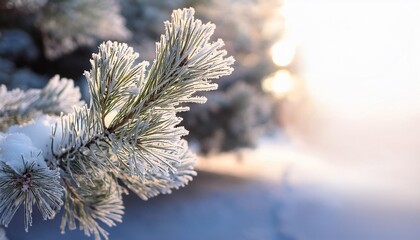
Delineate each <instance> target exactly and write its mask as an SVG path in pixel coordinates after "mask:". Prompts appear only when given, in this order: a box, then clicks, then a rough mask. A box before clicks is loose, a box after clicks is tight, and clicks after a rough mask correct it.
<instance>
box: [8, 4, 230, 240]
mask: <svg viewBox="0 0 420 240" xmlns="http://www.w3.org/2000/svg"><path fill="white" fill-rule="evenodd" d="M214 28H215V26H214V25H213V24H210V23H208V24H203V23H201V21H200V20H196V19H194V10H193V9H183V10H176V11H174V12H173V14H172V17H171V21H170V22H165V34H164V35H162V36H161V40H160V42H159V43H157V47H156V52H157V56H156V60H155V61H154V62H153V64H152V65H151V67H150V68H148V65H149V63H147V62H141V63H138V64H136V61H137V58H138V54H137V53H135V52H134V51H133V49H132V48H131V47H128V46H127V45H126V44H122V43H117V42H110V41H108V42H106V43H103V44H101V45H100V46H99V52H98V53H96V54H93V55H92V59H91V65H92V69H91V71H89V72H86V73H85V76H86V79H87V80H88V84H89V92H90V99H91V102H90V104H89V105H84V106H82V107H76V108H75V110H74V111H73V112H72V113H69V114H65V115H61V117H60V120H58V121H55V125H54V126H53V128H52V136H51V138H50V140H51V142H50V143H49V144H48V147H49V149H48V151H46V152H45V153H44V152H43V153H42V154H43V155H42V157H43V158H44V159H43V160H45V161H46V162H48V163H49V165H48V167H47V166H46V164H45V162H44V165H45V166H44V167H45V171H47V170H49V171H53V172H54V173H56V172H58V171H60V176H61V179H62V182H63V184H64V190H65V202H64V209H65V213H64V216H63V218H62V225H61V228H62V231H64V230H65V229H66V227H68V228H69V229H75V228H76V224H78V225H79V228H80V229H81V230H83V231H84V232H85V234H86V235H89V236H90V235H93V236H94V237H95V239H96V240H99V239H101V238H102V237H104V238H105V239H108V233H107V232H106V231H105V230H104V229H103V228H102V226H101V224H100V222H102V223H103V224H105V225H108V226H113V225H115V222H119V221H121V218H122V214H123V205H122V196H121V194H122V193H123V192H126V191H125V187H127V188H128V189H131V190H132V191H133V192H135V193H136V194H137V195H138V196H139V197H140V198H142V199H148V198H149V197H153V196H156V195H158V194H159V193H170V192H171V189H173V188H178V187H181V186H184V185H186V184H187V183H188V181H190V180H191V179H192V177H193V176H195V174H196V173H195V171H194V169H193V166H194V163H195V156H194V155H193V154H192V153H191V152H190V151H189V149H188V145H187V142H186V141H185V140H183V136H185V135H187V133H188V132H187V131H186V130H185V129H184V128H183V127H182V126H179V124H180V122H181V120H182V119H181V118H180V117H178V116H177V113H178V112H180V111H186V110H188V108H186V107H184V106H183V105H182V104H183V103H188V102H194V103H204V102H205V101H206V99H205V98H202V97H198V96H196V95H195V94H196V93H197V92H200V91H209V90H214V89H216V88H217V85H216V84H214V83H212V82H211V80H212V79H217V78H219V77H221V76H224V75H228V74H230V73H231V72H232V70H233V69H232V68H231V67H230V65H232V64H233V62H234V60H233V58H232V57H227V58H226V57H225V56H226V52H225V51H224V50H221V48H222V47H223V42H222V41H221V40H218V41H216V42H210V37H211V35H212V34H213V31H214ZM57 81H58V80H57ZM58 86H61V85H60V84H58V83H57V82H56V83H55V84H54V83H52V85H51V86H50V87H46V90H45V91H41V92H36V94H35V95H36V96H38V98H37V99H38V100H37V101H36V102H28V100H21V101H20V102H19V104H16V106H19V105H22V104H21V102H25V104H26V105H28V106H29V105H30V106H31V107H30V108H29V109H38V108H40V106H44V108H46V109H48V110H47V111H49V112H54V111H56V110H57V109H60V107H59V108H54V107H53V106H49V105H48V104H47V103H51V102H54V101H52V100H51V99H54V98H53V97H52V96H54V95H55V94H57V95H58V96H63V97H64V96H67V95H68V94H69V93H71V92H69V91H67V90H66V89H67V88H65V87H64V88H59V87H58ZM0 90H1V89H0ZM1 93H2V92H1V91H0V95H1ZM16 93H17V94H20V95H21V96H22V97H21V99H26V98H25V97H26V96H27V93H24V92H16ZM46 99H47V100H48V101H47V100H46ZM58 100H60V101H63V99H61V98H58ZM46 106H49V107H46ZM14 108H15V109H19V108H18V107H14ZM61 108H63V106H61ZM39 121H42V119H38V121H35V123H32V124H33V125H32V126H34V127H35V126H37V124H38V125H39V124H40V123H39ZM53 122H54V121H53ZM25 128H30V125H29V127H28V125H27V126H26V127H25ZM18 130H19V129H18ZM3 140H4V139H3V138H2V136H0V144H1V143H2V141H3ZM28 144H29V142H28ZM41 145H42V144H41ZM34 149H35V148H34ZM35 150H37V149H35ZM2 151H3V149H1V148H0V153H2ZM37 151H38V150H37ZM5 153H7V151H5ZM13 158H16V157H15V156H13ZM5 159H6V157H4V156H2V155H1V154H0V163H3V162H4V161H5ZM3 165H4V164H3ZM4 166H7V164H6V165H4ZM7 171H9V170H7V169H6V167H4V168H3V169H1V168H0V193H2V194H3V193H5V194H6V195H5V196H6V197H3V198H2V197H0V214H2V215H1V217H0V220H1V223H3V224H7V223H8V222H9V221H10V219H11V217H12V216H13V215H14V212H15V210H16V209H15V208H17V207H19V205H20V204H21V203H22V202H19V203H18V204H17V205H13V206H12V205H10V203H11V200H8V199H13V197H14V196H16V195H9V194H10V193H11V192H12V191H11V190H10V189H8V188H7V187H6V188H3V189H2V188H1V187H2V185H1V180H2V177H3V175H2V174H4V172H7ZM54 176H55V175H54ZM10 179H12V180H10ZM13 179H14V178H13V177H12V176H11V175H7V176H5V177H4V182H7V183H9V184H10V181H14V180H13ZM54 183H55V182H54ZM12 186H13V185H12ZM60 189H61V188H60ZM13 190H14V191H15V192H16V194H21V193H22V188H20V189H19V188H18V187H16V185H15V187H14V188H13ZM54 191H57V189H56V188H54ZM60 196H61V195H60ZM40 201H43V200H42V199H41V198H39V199H36V200H35V203H36V204H38V206H40V204H39V202H40ZM32 205H33V201H31V202H25V206H26V207H27V208H28V209H29V210H28V211H27V212H28V214H27V217H26V218H25V219H27V220H25V221H29V222H30V213H31V207H32ZM50 205H53V206H56V205H58V206H60V205H61V203H60V202H58V201H55V199H54V201H52V203H51V204H50ZM14 206H15V207H14ZM52 212H54V213H55V211H52ZM50 216H51V215H48V214H47V217H50ZM28 219H29V220H28Z"/></svg>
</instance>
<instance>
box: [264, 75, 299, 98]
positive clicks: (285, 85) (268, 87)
mask: <svg viewBox="0 0 420 240" xmlns="http://www.w3.org/2000/svg"><path fill="white" fill-rule="evenodd" d="M294 87H295V79H294V77H293V76H292V74H291V73H290V72H289V71H288V70H285V69H283V70H279V71H277V72H276V73H274V74H273V75H271V76H269V77H267V78H266V79H264V80H263V83H262V88H263V90H264V91H266V92H271V93H273V94H274V95H276V96H277V97H283V96H285V95H287V94H288V93H289V92H291V91H292V89H293V88H294Z"/></svg>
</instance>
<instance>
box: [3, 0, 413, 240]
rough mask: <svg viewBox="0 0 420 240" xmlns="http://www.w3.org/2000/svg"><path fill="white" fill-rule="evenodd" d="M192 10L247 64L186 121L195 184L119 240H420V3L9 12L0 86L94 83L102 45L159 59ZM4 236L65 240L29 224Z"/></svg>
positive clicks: (22, 3)
mask: <svg viewBox="0 0 420 240" xmlns="http://www.w3.org/2000/svg"><path fill="white" fill-rule="evenodd" d="M190 6H191V7H194V8H195V9H196V17H197V18H200V19H202V20H203V21H211V22H213V23H215V24H216V25H217V29H216V33H215V39H216V38H222V39H223V40H224V41H225V43H226V48H227V50H228V52H229V54H231V55H233V56H234V57H235V59H236V63H235V66H234V68H235V71H234V73H233V74H232V75H231V76H229V77H225V78H223V79H220V81H219V82H218V83H219V90H218V91H214V92H209V93H207V98H208V102H207V103H206V104H204V105H193V106H191V111H190V112H188V113H185V114H184V115H183V116H182V117H183V118H184V122H183V124H185V125H186V128H187V129H188V130H190V135H189V137H188V140H189V143H190V146H191V147H192V148H193V149H194V151H196V152H197V154H199V156H200V157H199V161H198V163H197V170H198V176H197V177H196V178H195V180H194V181H193V182H191V183H190V184H189V185H188V186H187V187H185V188H183V189H180V190H177V191H174V193H173V194H171V195H164V196H158V197H155V198H153V199H150V200H148V201H146V202H145V201H142V200H140V199H137V198H136V197H135V196H133V195H129V196H127V197H126V198H125V203H126V214H125V215H124V218H123V223H120V224H118V225H117V226H116V227H113V228H111V229H109V232H110V234H111V235H110V239H181V240H188V239H191V240H193V239H194V240H195V239H205V240H207V239H208V240H213V239H232V240H236V239H237V240H242V239H249V240H254V239H255V240H257V239H258V240H338V239H340V240H360V239H363V240H400V239H404V240H418V239H420V227H419V226H420V188H419V185H420V127H419V126H418V122H420V14H419V13H420V2H419V1H416V0H406V1H398V0H383V1H379V0H367V1H345V0H338V1H337V0H336V1H333V0H211V1H202V0H175V1H171V0H167V1H163V0H162V1H152V0H103V1H95V0H1V1H0V83H1V84H5V85H6V86H7V87H8V88H9V89H13V88H17V87H18V88H22V89H29V88H40V87H43V86H44V85H45V84H46V83H47V82H48V80H49V79H50V78H51V77H52V76H53V75H55V74H60V75H61V76H62V77H68V78H72V79H74V80H75V82H76V83H77V85H78V86H80V89H81V91H82V93H83V95H84V97H85V100H86V101H89V99H87V94H86V93H87V92H86V83H85V80H84V78H83V77H82V74H83V71H84V70H88V69H89V68H90V66H89V58H90V56H91V54H92V52H96V51H97V46H98V44H99V43H100V42H102V41H104V40H118V41H124V42H127V43H128V44H129V45H130V46H133V47H134V48H135V50H136V51H138V52H139V53H140V58H142V59H146V60H153V58H154V44H155V42H156V41H157V40H158V39H159V36H160V34H162V32H163V24H162V22H163V21H165V20H167V19H169V17H170V13H171V11H172V10H173V9H177V8H182V7H190ZM20 214H21V215H20V216H16V217H15V218H14V220H13V221H12V223H11V224H10V226H9V228H5V229H0V239H1V238H2V237H3V238H7V239H9V240H21V239H89V238H87V237H85V236H84V235H83V233H82V232H79V231H77V230H76V231H70V232H69V231H68V232H66V234H65V235H61V234H60V230H59V224H60V223H59V222H60V219H59V217H60V216H58V217H57V219H55V220H53V221H47V222H46V221H42V220H41V217H40V216H39V215H35V219H34V226H33V227H32V228H31V229H30V231H29V233H25V232H24V230H23V222H22V218H23V217H22V213H20Z"/></svg>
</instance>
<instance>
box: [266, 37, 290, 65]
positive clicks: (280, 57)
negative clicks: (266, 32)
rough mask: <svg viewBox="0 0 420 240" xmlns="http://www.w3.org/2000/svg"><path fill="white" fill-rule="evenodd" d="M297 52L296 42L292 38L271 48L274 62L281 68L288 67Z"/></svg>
mask: <svg viewBox="0 0 420 240" xmlns="http://www.w3.org/2000/svg"><path fill="white" fill-rule="evenodd" d="M295 51H296V45H295V42H294V41H293V40H292V39H291V38H290V37H285V38H283V39H282V40H280V41H279V42H277V43H275V44H274V45H273V47H272V48H271V56H272V59H273V62H274V63H275V64H276V65H278V66H280V67H286V66H287V65H289V64H290V63H291V62H292V61H293V59H294V56H295Z"/></svg>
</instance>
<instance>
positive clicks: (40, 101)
mask: <svg viewBox="0 0 420 240" xmlns="http://www.w3.org/2000/svg"><path fill="white" fill-rule="evenodd" d="M80 98H81V94H80V91H79V88H78V87H75V86H74V83H73V81H71V80H69V79H67V78H61V79H60V78H59V76H58V75H56V76H54V77H53V78H51V79H50V81H49V82H48V84H47V85H46V86H45V87H44V88H43V89H31V90H28V91H22V90H20V89H14V90H11V91H7V89H6V86H4V85H1V86H0V99H2V101H0V130H1V131H4V130H5V129H7V128H8V127H10V126H12V125H21V124H24V123H27V122H29V121H30V120H31V119H34V118H36V117H38V116H40V115H42V114H50V115H60V114H61V113H62V112H64V113H70V112H72V111H73V108H74V107H77V106H81V105H82V102H81V101H80Z"/></svg>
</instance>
